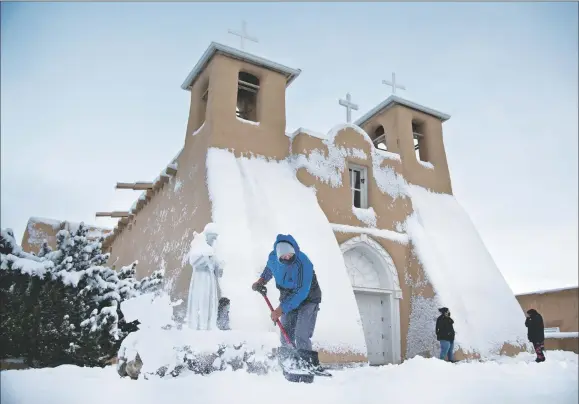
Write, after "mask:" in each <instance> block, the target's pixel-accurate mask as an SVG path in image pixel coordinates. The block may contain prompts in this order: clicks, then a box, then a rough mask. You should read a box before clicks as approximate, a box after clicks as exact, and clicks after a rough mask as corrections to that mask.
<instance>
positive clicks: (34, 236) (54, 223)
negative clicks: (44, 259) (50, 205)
mask: <svg viewBox="0 0 579 404" xmlns="http://www.w3.org/2000/svg"><path fill="white" fill-rule="evenodd" d="M38 224H43V225H47V226H49V227H51V228H52V229H53V230H54V233H53V234H51V235H52V236H54V235H55V234H56V232H58V231H59V230H60V225H61V222H60V221H58V220H54V219H45V218H41V217H31V218H30V219H29V220H28V224H27V225H26V230H27V231H28V244H31V245H40V244H42V243H43V242H44V240H47V239H48V237H49V236H51V235H49V234H47V233H46V231H44V230H43V229H42V228H40V227H38V226H37V225H38Z"/></svg>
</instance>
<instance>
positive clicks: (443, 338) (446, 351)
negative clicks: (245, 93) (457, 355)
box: [436, 307, 455, 363]
mask: <svg viewBox="0 0 579 404" xmlns="http://www.w3.org/2000/svg"><path fill="white" fill-rule="evenodd" d="M438 311H439V312H440V316H438V318H437V319H436V339H437V340H438V341H440V359H443V360H446V358H447V357H448V361H449V362H452V363H454V362H455V360H454V327H453V324H454V320H453V319H452V318H450V311H449V310H448V308H446V307H442V308H440V309H438Z"/></svg>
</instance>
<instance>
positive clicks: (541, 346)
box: [525, 309, 545, 363]
mask: <svg viewBox="0 0 579 404" xmlns="http://www.w3.org/2000/svg"><path fill="white" fill-rule="evenodd" d="M526 316H527V319H526V320H525V325H526V326H527V338H529V342H531V343H532V344H533V347H534V348H535V353H536V354H537V359H535V362H537V363H539V362H545V324H544V323H543V316H541V315H540V314H539V312H538V311H537V310H535V309H530V310H527V314H526Z"/></svg>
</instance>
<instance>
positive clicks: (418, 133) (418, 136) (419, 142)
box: [412, 120, 427, 161]
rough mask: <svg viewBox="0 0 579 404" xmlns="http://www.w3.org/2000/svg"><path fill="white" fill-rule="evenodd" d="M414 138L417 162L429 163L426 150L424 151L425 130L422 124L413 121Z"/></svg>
mask: <svg viewBox="0 0 579 404" xmlns="http://www.w3.org/2000/svg"><path fill="white" fill-rule="evenodd" d="M412 138H413V140H414V152H415V153H416V160H419V161H427V160H426V155H425V154H426V150H424V147H423V144H424V128H423V125H422V123H420V122H418V121H415V120H413V121H412Z"/></svg>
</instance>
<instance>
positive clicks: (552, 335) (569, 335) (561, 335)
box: [545, 331, 579, 339]
mask: <svg viewBox="0 0 579 404" xmlns="http://www.w3.org/2000/svg"><path fill="white" fill-rule="evenodd" d="M545 338H554V339H564V338H579V332H577V331H570V332H548V333H545Z"/></svg>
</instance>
